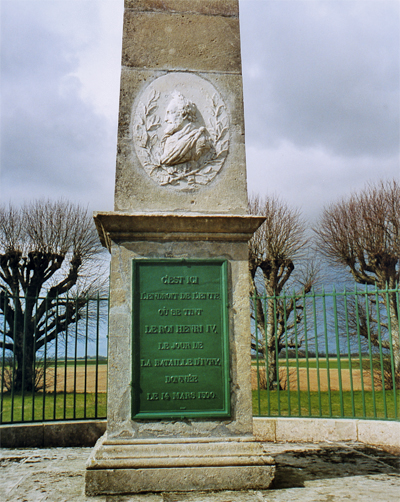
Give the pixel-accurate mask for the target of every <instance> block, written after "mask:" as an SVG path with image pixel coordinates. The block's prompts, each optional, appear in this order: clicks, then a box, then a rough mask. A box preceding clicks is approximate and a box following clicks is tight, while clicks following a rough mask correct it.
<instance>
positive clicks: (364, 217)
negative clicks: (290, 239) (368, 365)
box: [315, 180, 400, 375]
mask: <svg viewBox="0 0 400 502" xmlns="http://www.w3.org/2000/svg"><path fill="white" fill-rule="evenodd" d="M315 233H316V235H317V238H318V245H319V249H320V251H321V252H322V253H323V254H324V255H325V256H326V257H327V258H328V259H329V260H331V262H333V263H334V264H336V265H339V266H340V267H342V268H345V269H346V270H348V271H349V272H350V273H351V275H352V276H353V278H354V280H355V281H356V282H357V283H359V284H365V285H367V286H369V285H376V286H377V287H378V288H379V289H385V288H388V290H389V292H387V293H384V294H382V296H381V302H383V305H384V306H385V308H387V309H388V314H389V316H388V317H389V322H390V327H391V336H392V348H393V354H394V366H395V367H394V371H395V374H396V375H399V374H400V341H399V303H398V292H397V293H396V292H395V291H394V290H396V288H398V286H399V280H400V184H399V183H398V182H397V181H396V180H392V181H386V182H385V181H381V182H380V183H379V184H377V185H368V186H367V187H366V188H365V189H364V190H362V191H360V192H359V193H353V194H352V195H351V196H350V197H349V198H347V199H343V200H341V201H340V202H338V203H336V204H332V205H331V206H329V207H328V208H326V209H324V211H323V214H322V218H321V220H320V222H319V224H318V226H317V228H316V229H315ZM358 331H359V332H360V334H361V335H362V336H364V337H366V336H368V333H370V330H366V329H364V328H363V326H358ZM371 342H372V343H373V344H375V345H376V344H379V341H378V339H377V338H376V337H372V338H371ZM385 344H387V341H385Z"/></svg>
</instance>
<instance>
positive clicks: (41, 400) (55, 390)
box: [0, 293, 108, 424]
mask: <svg viewBox="0 0 400 502" xmlns="http://www.w3.org/2000/svg"><path fill="white" fill-rule="evenodd" d="M107 323H108V298H104V297H101V296H99V295H97V296H94V297H91V296H87V295H86V296H82V295H81V296H76V297H73V298H72V297H68V296H62V297H61V296H60V297H58V296H53V297H51V296H47V297H34V298H30V297H15V296H10V295H7V294H4V293H2V295H1V297H0V424H7V423H20V422H38V421H40V422H42V421H53V420H79V419H91V418H106V415H107V413H106V390H107V389H106V380H107V379H106V375H107V329H108V326H107Z"/></svg>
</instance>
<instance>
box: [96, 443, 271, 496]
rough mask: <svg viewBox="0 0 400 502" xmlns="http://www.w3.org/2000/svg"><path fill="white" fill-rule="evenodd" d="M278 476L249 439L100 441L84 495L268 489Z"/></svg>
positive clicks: (256, 444) (261, 449) (269, 459)
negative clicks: (275, 476)
mask: <svg viewBox="0 0 400 502" xmlns="http://www.w3.org/2000/svg"><path fill="white" fill-rule="evenodd" d="M274 475H275V466H274V461H273V459H272V458H271V457H270V456H268V455H267V454H266V452H265V451H264V449H263V445H262V443H258V442H257V441H255V440H253V439H251V438H246V439H240V438H191V439H188V438H185V439H181V438H176V439H158V440H157V441H155V440H148V441H146V440H143V439H142V440H132V439H131V440H126V441H124V440H121V439H119V440H117V441H111V440H107V437H106V436H103V437H102V438H100V439H99V441H98V443H97V445H96V447H95V448H94V450H93V452H92V454H91V455H90V457H89V459H88V461H87V464H86V494H87V495H106V494H107V495H111V494H129V493H140V492H175V491H204V490H208V491H212V490H252V489H259V490H261V489H267V488H269V487H270V485H271V483H272V481H273V479H274Z"/></svg>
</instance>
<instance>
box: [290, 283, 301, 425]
mask: <svg viewBox="0 0 400 502" xmlns="http://www.w3.org/2000/svg"><path fill="white" fill-rule="evenodd" d="M292 300H293V327H294V345H295V355H296V376H297V405H298V410H299V411H298V413H299V417H301V416H302V413H301V394H300V369H299V339H298V333H297V308H296V292H295V291H294V290H293V294H292Z"/></svg>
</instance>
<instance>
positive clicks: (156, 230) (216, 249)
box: [86, 0, 274, 495]
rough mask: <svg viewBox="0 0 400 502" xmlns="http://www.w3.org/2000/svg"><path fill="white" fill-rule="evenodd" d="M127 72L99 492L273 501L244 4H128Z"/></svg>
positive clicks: (106, 227) (107, 227) (90, 478)
mask: <svg viewBox="0 0 400 502" xmlns="http://www.w3.org/2000/svg"><path fill="white" fill-rule="evenodd" d="M122 63H123V68H122V76H121V100H120V121H119V129H118V155H117V173H116V187H115V211H114V212H109V213H96V214H95V222H96V226H97V229H98V232H99V236H100V239H101V240H102V243H103V245H104V246H106V247H107V248H108V249H109V251H110V253H111V272H110V315H109V349H108V404H107V433H106V434H105V436H104V437H102V438H101V439H100V440H99V442H98V444H97V445H96V447H95V449H94V450H93V453H92V455H91V456H90V458H89V460H88V463H87V471H86V492H87V493H88V494H91V495H95V494H115V493H137V492H146V491H186V490H218V489H238V490H240V489H246V488H248V489H262V488H268V487H269V485H270V483H271V481H272V478H273V474H274V466H273V465H272V461H271V459H270V457H268V455H267V454H266V453H265V452H264V451H263V448H262V446H261V445H260V444H259V443H257V442H256V441H255V440H254V438H253V436H252V399H251V382H250V370H251V359H250V310H249V290H250V288H249V270H248V244H247V243H248V240H249V239H250V238H251V236H252V235H253V233H254V232H255V230H256V229H257V228H258V227H259V226H260V224H261V223H262V222H263V220H264V218H262V217H255V216H249V215H248V210H247V188H246V168H245V152H244V123H243V100H242V81H241V68H240V43H239V19H238V2H237V0H223V1H220V0H209V1H207V2H205V1H200V0H164V1H162V2H159V1H157V0H126V1H125V17H124V38H123V51H122ZM153 265H154V268H153V269H152V267H153ZM174 267H175V268H174ZM154 270H155V272H154ZM172 270H176V273H171V271H172ZM190 270H197V272H196V273H193V274H192V273H189V272H190ZM158 271H159V272H158ZM199 271H200V272H199ZM214 271H215V273H214ZM203 272H204V273H203ZM146 274H147V275H146ZM214 275H215V276H214ZM153 377H154V378H153Z"/></svg>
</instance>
